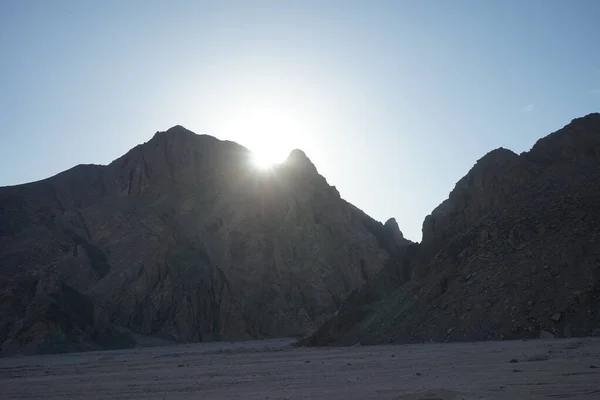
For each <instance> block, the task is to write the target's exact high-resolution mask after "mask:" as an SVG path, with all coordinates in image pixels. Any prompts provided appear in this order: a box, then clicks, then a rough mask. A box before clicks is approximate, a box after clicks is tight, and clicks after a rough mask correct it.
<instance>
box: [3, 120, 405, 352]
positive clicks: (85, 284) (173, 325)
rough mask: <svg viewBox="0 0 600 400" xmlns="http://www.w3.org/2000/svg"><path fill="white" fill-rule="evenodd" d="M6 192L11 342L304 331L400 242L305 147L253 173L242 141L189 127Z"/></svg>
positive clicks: (6, 336) (63, 344) (6, 316)
mask: <svg viewBox="0 0 600 400" xmlns="http://www.w3.org/2000/svg"><path fill="white" fill-rule="evenodd" d="M0 205H1V207H2V212H0V277H2V279H3V283H2V291H1V292H0V305H1V309H0V313H1V320H2V324H3V325H2V326H1V332H0V334H1V335H0V340H1V341H2V351H3V353H4V354H9V353H14V352H18V351H25V352H39V351H56V349H59V348H60V349H63V350H69V349H72V348H77V349H87V348H98V347H101V348H106V347H114V346H117V345H119V344H120V345H123V346H129V345H131V343H130V341H129V340H128V339H127V337H125V336H126V335H125V334H123V335H121V333H122V332H129V331H131V332H133V333H135V334H141V335H147V336H154V337H160V338H164V339H170V340H176V341H207V340H230V339H231V340H233V339H243V338H260V337H270V336H284V335H300V334H303V333H305V332H307V331H310V330H311V329H314V328H315V327H317V326H318V325H319V324H321V323H322V322H323V321H325V320H326V319H327V318H328V317H329V316H331V315H332V313H333V312H334V311H335V310H336V309H337V308H338V307H339V306H340V305H341V304H342V302H343V300H344V299H345V298H346V297H347V295H348V294H349V293H350V292H351V291H352V290H353V289H355V288H357V287H359V286H361V285H362V284H364V283H365V282H367V281H368V280H370V279H372V278H373V277H374V276H376V275H377V273H378V272H379V270H380V269H381V268H382V266H383V265H384V264H385V263H386V261H387V259H388V256H389V254H390V252H391V251H393V250H391V249H393V248H394V247H395V246H397V245H398V243H401V242H402V241H403V237H402V235H401V233H400V232H399V230H396V228H397V227H392V228H393V229H392V228H390V227H388V226H387V225H386V226H384V225H382V224H381V223H378V222H376V221H374V220H372V219H371V218H370V217H368V216H367V215H365V214H364V213H362V212H361V211H360V210H358V209H356V208H355V207H353V206H351V205H350V204H349V203H347V202H345V201H344V200H342V199H341V198H340V196H339V193H338V192H337V190H335V188H334V187H331V186H330V185H329V184H328V183H327V181H326V180H325V179H324V178H323V177H322V176H320V175H319V174H318V172H317V169H316V168H315V166H314V165H313V164H312V162H311V161H310V160H309V159H308V157H307V156H306V155H305V154H304V153H303V152H301V151H299V150H295V151H293V152H292V153H291V154H290V156H289V158H288V160H287V161H286V162H284V163H282V164H281V165H280V166H278V167H276V168H274V169H273V170H272V171H265V172H262V171H257V170H255V169H254V168H253V167H252V166H251V164H250V153H249V151H248V150H247V149H245V148H244V147H242V146H240V145H237V144H235V143H232V142H223V141H220V140H217V139H215V138H213V137H210V136H204V135H196V134H194V133H192V132H190V131H188V130H186V129H185V128H183V127H180V126H176V127H174V128H171V129H169V130H168V131H166V132H158V133H156V135H155V136H154V137H153V138H152V140H150V141H148V142H147V143H144V144H142V145H139V146H137V147H135V148H134V149H132V150H131V151H130V152H128V153H127V154H126V155H124V156H123V157H121V158H119V159H117V160H115V161H114V162H112V163H111V164H110V165H108V166H97V165H81V166H77V167H75V168H73V169H71V170H69V171H65V172H63V173H61V174H59V175H57V176H55V177H52V178H49V179H46V180H44V181H40V182H35V183H30V184H26V185H20V186H13V187H4V188H0ZM388 231H389V235H388ZM46 282H54V283H53V284H52V285H53V287H54V288H53V289H52V290H49V291H41V292H40V290H41V289H40V287H41V286H44V285H46ZM47 293H50V294H47ZM14 299H17V300H14ZM49 310H51V311H49ZM48 313H51V314H52V317H49V316H48V315H49V314H48ZM8 321H10V322H8ZM124 335H125V336H124ZM48 343H50V344H51V345H50V344H48ZM53 349H54V350H53Z"/></svg>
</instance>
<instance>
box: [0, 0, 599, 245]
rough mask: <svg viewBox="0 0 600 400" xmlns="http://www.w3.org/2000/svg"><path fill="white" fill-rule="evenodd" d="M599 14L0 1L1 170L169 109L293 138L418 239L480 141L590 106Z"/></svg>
mask: <svg viewBox="0 0 600 400" xmlns="http://www.w3.org/2000/svg"><path fill="white" fill-rule="evenodd" d="M598 21H600V1H597V0H590V1H583V0H572V1H567V0H563V1H557V0H501V1H492V0H469V1H460V0H452V1H450V0H431V1H425V0H423V1H418V0H413V1H403V0H396V1H387V2H386V1H376V0H373V1H367V0H364V1H325V0H323V1H283V0H282V1H270V2H264V1H239V2H231V1H212V2H202V1H150V0H144V1H127V0H119V1H81V0H73V1H61V0H52V1H46V0H43V1H27V0H12V1H11V0H3V1H1V2H0V185H12V184H18V183H22V182H27V181H32V180H38V179H42V178H46V177H48V176H51V175H54V174H56V173H58V172H60V171H62V170H65V169H67V168H70V167H72V166H74V165H76V164H79V163H97V164H107V163H109V162H110V161H112V160H113V159H115V158H117V157H119V156H120V155H122V154H123V153H125V152H126V151H127V150H128V149H130V148H131V147H133V146H135V145H136V144H139V143H142V142H145V141H147V140H149V139H150V138H151V137H152V135H153V134H154V132H156V131H157V130H165V129H167V128H169V127H171V126H173V125H177V124H181V125H184V126H185V127H187V128H189V129H191V130H193V131H195V132H197V133H207V134H211V135H214V136H217V137H220V138H223V139H231V140H235V141H238V142H241V143H242V144H244V145H246V146H248V147H250V148H257V147H260V146H264V145H265V143H267V142H268V141H269V140H273V141H277V143H279V144H278V146H279V147H278V151H283V150H285V151H287V150H288V148H289V149H291V148H294V147H301V148H302V149H303V150H305V152H306V153H307V154H308V156H309V157H310V158H311V159H312V160H313V162H314V163H315V164H316V166H317V168H318V169H319V171H320V172H321V173H322V174H323V175H324V176H325V177H326V178H327V179H328V181H329V183H330V184H332V185H336V186H337V188H338V189H339V191H340V192H341V194H342V196H343V197H344V198H346V199H347V200H349V201H350V202H352V203H354V204H355V205H357V206H359V207H360V208H362V209H363V210H365V211H366V212H367V213H369V214H370V215H372V216H373V217H375V218H377V219H379V220H382V221H385V220H386V219H387V218H388V217H391V216H394V217H396V219H397V220H398V223H399V225H400V228H401V229H402V230H403V232H404V233H405V235H406V236H407V237H409V238H410V239H413V240H420V237H421V223H422V221H423V218H424V217H425V215H427V214H428V213H429V212H430V211H431V210H432V209H433V208H434V207H435V206H437V205H438V204H439V203H440V202H441V201H442V200H444V199H445V198H446V197H447V195H448V193H449V191H450V190H451V189H452V188H453V187H454V184H455V182H456V181H457V180H458V179H460V178H461V177H462V176H463V175H464V174H465V173H466V172H467V171H468V170H469V168H471V166H472V165H473V164H474V162H475V161H476V160H477V159H478V158H480V157H481V156H482V155H483V154H485V153H486V152H488V151H489V150H491V149H494V148H496V147H500V146H503V147H506V148H509V149H512V150H513V151H516V152H522V151H525V150H528V149H529V148H530V147H531V146H532V145H533V144H534V143H535V141H536V140H537V139H538V138H539V137H541V136H544V135H546V134H548V133H549V132H551V131H554V130H556V129H558V128H561V127H562V126H563V125H565V124H567V123H568V122H569V121H570V120H571V119H573V118H575V117H578V116H583V115H585V114H587V113H590V112H594V111H598V109H599V106H600V52H599V51H598V44H599V42H600V23H598ZM264 109H267V110H271V111H269V112H265V113H263V116H262V117H260V118H258V120H252V117H251V116H252V115H255V114H254V113H255V112H257V111H256V110H264ZM272 110H275V111H272ZM258 114H260V112H258ZM249 115H250V117H249ZM269 116H273V121H275V122H273V124H271V125H270V126H267V125H268V124H269V123H268V122H267V120H269V119H270V117H269ZM261 118H262V119H261ZM245 127H249V128H248V130H247V131H246V128H245ZM263 128H264V131H265V132H267V133H265V134H264V135H266V136H264V135H263V136H261V138H257V135H259V136H260V135H261V134H262V133H261V132H262V130H263ZM259 131H261V132H259ZM275 135H277V136H276V137H275Z"/></svg>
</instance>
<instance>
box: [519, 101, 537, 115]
mask: <svg viewBox="0 0 600 400" xmlns="http://www.w3.org/2000/svg"><path fill="white" fill-rule="evenodd" d="M533 110H535V104H533V103H530V104H527V105H526V106H524V107H523V108H521V112H522V113H524V114H528V113H530V112H532V111H533Z"/></svg>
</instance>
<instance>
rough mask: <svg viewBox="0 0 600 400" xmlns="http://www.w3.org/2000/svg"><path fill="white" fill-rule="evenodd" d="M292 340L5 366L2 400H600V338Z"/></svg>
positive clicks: (26, 360)
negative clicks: (340, 344)
mask: <svg viewBox="0 0 600 400" xmlns="http://www.w3.org/2000/svg"><path fill="white" fill-rule="evenodd" d="M290 343H291V341H290V340H271V341H257V342H246V343H236V344H230V343H226V344H223V343H211V344H194V345H178V346H168V347H157V348H141V349H135V350H127V351H107V352H94V353H79V354H67V355H49V356H31V357H13V358H6V359H0V398H1V399H76V398H86V399H133V398H143V399H399V400H408V399H413V400H417V399H421V400H426V399H428V400H434V399H438V400H439V399H596V400H597V399H600V339H598V338H586V339H562V340H558V339H557V340H530V341H503V342H481V343H450V344H423V345H406V346H372V347H370V346H369V347H351V348H318V349H313V348H293V347H291V346H290V345H289V344H290Z"/></svg>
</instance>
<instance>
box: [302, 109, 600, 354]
mask: <svg viewBox="0 0 600 400" xmlns="http://www.w3.org/2000/svg"><path fill="white" fill-rule="evenodd" d="M599 154H600V114H591V115H588V116H586V117H583V118H579V119H576V120H574V121H572V122H571V123H570V124H569V125H567V126H566V127H564V128H563V129H561V130H559V131H557V132H554V133H552V134H551V135H549V136H547V137H546V138H543V139H541V140H539V141H538V142H537V143H536V145H535V146H534V147H533V148H532V149H531V151H529V152H526V153H523V154H521V155H516V154H514V153H512V152H510V151H508V150H505V149H498V150H495V151H492V152H490V153H488V154H487V155H486V156H485V157H483V158H482V159H480V160H479V161H478V162H477V163H476V165H475V166H474V167H473V168H472V169H471V171H469V173H468V174H467V175H466V176H465V177H464V178H463V179H461V180H460V181H459V182H458V183H457V185H456V187H455V188H454V190H453V191H452V192H451V193H450V195H449V197H448V199H447V200H446V201H444V202H443V203H442V204H441V205H440V206H439V207H438V208H436V209H435V210H434V211H433V212H432V214H431V215H430V216H428V217H427V218H426V219H425V222H424V224H423V242H422V243H420V244H415V245H412V246H408V247H406V248H405V249H404V250H403V251H401V252H396V253H394V255H393V256H392V257H391V258H390V260H388V262H387V263H386V266H385V267H384V268H383V270H382V272H381V273H380V276H379V277H377V278H375V279H374V280H372V281H371V282H369V283H368V284H367V285H365V286H364V287H363V288H361V289H359V290H356V291H354V292H353V293H352V295H351V296H350V297H349V299H348V301H347V303H346V305H347V306H346V307H345V308H344V309H341V310H340V312H339V313H338V314H337V315H336V316H335V317H334V318H332V319H331V320H329V321H327V322H326V323H325V324H324V325H322V326H321V328H320V329H319V330H318V331H317V332H316V333H315V334H313V335H311V336H309V337H307V338H306V339H304V340H303V341H302V343H305V344H312V345H325V344H345V345H350V344H354V343H357V342H360V343H362V344H374V343H390V342H392V343H407V342H423V341H431V340H433V341H450V340H468V341H470V340H487V339H514V338H534V337H539V336H540V335H550V334H552V335H554V336H559V337H563V336H583V335H588V334H591V333H592V332H594V329H597V327H598V326H600V208H599V207H598V205H599V204H600V187H599V186H598V184H597V182H600V162H599V161H600V157H599ZM407 266H408V267H407ZM399 277H402V279H400V278H399ZM375 282H379V285H375V284H374V283H375ZM382 282H391V283H390V284H388V285H383V284H382Z"/></svg>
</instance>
